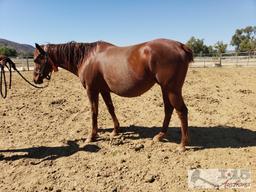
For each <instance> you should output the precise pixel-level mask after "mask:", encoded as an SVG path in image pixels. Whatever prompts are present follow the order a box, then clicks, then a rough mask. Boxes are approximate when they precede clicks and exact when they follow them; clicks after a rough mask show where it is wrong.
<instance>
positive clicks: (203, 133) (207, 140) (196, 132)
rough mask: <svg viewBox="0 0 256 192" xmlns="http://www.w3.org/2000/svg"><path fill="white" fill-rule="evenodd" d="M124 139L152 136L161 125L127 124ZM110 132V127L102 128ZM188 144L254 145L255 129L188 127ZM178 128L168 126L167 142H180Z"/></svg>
mask: <svg viewBox="0 0 256 192" xmlns="http://www.w3.org/2000/svg"><path fill="white" fill-rule="evenodd" d="M121 129H122V130H121V132H122V134H123V135H124V137H125V138H126V139H132V140H133V139H135V140H136V139H141V138H153V137H154V136H155V135H156V134H157V133H159V131H160V129H161V127H140V126H134V125H132V126H129V127H123V128H121ZM102 131H103V132H105V131H106V132H110V131H112V129H102ZM189 134H190V146H198V147H201V148H240V147H250V146H256V131H252V130H250V129H246V128H241V127H230V126H221V125H220V126H213V127H189ZM180 137H181V134H180V128H179V127H170V128H169V129H168V132H167V138H166V140H165V141H167V142H175V143H180Z"/></svg>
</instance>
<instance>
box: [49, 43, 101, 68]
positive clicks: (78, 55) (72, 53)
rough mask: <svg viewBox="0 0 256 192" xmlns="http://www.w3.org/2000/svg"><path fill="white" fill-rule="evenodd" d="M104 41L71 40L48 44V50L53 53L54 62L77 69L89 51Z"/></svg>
mask: <svg viewBox="0 0 256 192" xmlns="http://www.w3.org/2000/svg"><path fill="white" fill-rule="evenodd" d="M104 43H105V42H104V41H96V42H93V43H77V42H75V41H71V42H68V43H63V44H47V45H45V46H47V52H49V53H50V54H51V57H52V58H51V59H53V60H55V61H54V62H56V63H59V64H62V65H67V67H68V69H73V70H76V69H77V65H79V64H80V63H82V62H83V61H84V59H86V58H87V56H88V55H89V53H90V52H91V51H92V49H93V48H95V47H96V46H97V45H98V44H104Z"/></svg>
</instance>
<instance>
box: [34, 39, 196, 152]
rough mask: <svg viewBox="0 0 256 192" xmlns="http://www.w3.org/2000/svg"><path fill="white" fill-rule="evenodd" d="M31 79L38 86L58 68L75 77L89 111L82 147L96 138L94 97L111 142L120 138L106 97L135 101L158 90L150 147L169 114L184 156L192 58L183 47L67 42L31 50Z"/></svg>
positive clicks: (163, 129)
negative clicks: (160, 108) (160, 109)
mask: <svg viewBox="0 0 256 192" xmlns="http://www.w3.org/2000/svg"><path fill="white" fill-rule="evenodd" d="M35 46H36V49H35V51H34V63H35V67H34V72H33V73H34V74H33V80H34V82H35V83H36V84H41V83H43V80H44V79H45V78H47V77H48V78H49V76H50V75H51V73H52V72H56V71H58V67H60V68H63V69H66V70H68V71H70V72H71V73H73V74H74V75H76V76H77V77H78V78H79V79H80V81H81V83H82V85H83V87H84V88H85V89H86V92H87V96H88V98H89V101H90V105H91V118H92V129H91V132H90V134H89V136H88V137H87V139H86V142H92V141H95V139H96V138H97V137H98V125H97V117H98V100H99V94H101V96H102V97H103V100H104V102H105V104H106V106H107V109H108V112H109V113H110V115H111V117H112V120H113V123H114V129H113V131H112V132H111V134H110V138H111V139H112V138H113V137H114V136H116V135H117V134H118V133H119V132H120V125H119V121H118V119H117V117H116V114H115V108H114V106H113V103H112V99H111V95H110V93H115V94H117V95H119V96H122V97H136V96H140V95H142V94H143V93H145V92H146V91H148V90H149V89H150V88H151V87H152V86H153V85H154V84H155V83H157V84H158V85H160V87H161V91H162V97H163V103H164V113H165V116H164V121H163V125H162V127H161V129H160V132H159V133H158V134H156V135H155V136H154V137H153V141H154V142H157V141H161V140H162V139H163V138H164V137H165V136H166V134H167V129H168V126H169V122H170V119H171V116H172V113H173V110H174V109H175V110H176V112H177V114H178V117H179V119H180V122H181V143H180V147H179V148H180V150H181V151H185V149H186V148H185V146H187V145H188V142H189V134H188V117H187V115H188V109H187V107H186V104H185V102H184V100H183V97H182V86H183V84H184V81H185V77H186V74H187V70H188V66H189V63H190V62H192V61H193V53H192V51H191V49H190V48H188V47H187V46H186V45H184V44H182V43H180V42H178V41H174V40H169V39H155V40H152V41H148V42H144V43H140V44H136V45H132V46H126V47H119V46H116V45H114V44H111V43H108V42H104V41H96V42H93V43H76V42H69V43H64V44H46V45H38V44H37V43H36V44H35Z"/></svg>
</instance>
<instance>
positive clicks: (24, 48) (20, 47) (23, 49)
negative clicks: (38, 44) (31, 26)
mask: <svg viewBox="0 0 256 192" xmlns="http://www.w3.org/2000/svg"><path fill="white" fill-rule="evenodd" d="M0 47H8V48H12V49H15V50H16V51H17V52H18V54H21V53H25V54H31V53H32V52H33V51H34V49H35V48H34V47H33V46H31V45H28V44H20V43H17V42H13V41H9V40H6V39H1V38H0Z"/></svg>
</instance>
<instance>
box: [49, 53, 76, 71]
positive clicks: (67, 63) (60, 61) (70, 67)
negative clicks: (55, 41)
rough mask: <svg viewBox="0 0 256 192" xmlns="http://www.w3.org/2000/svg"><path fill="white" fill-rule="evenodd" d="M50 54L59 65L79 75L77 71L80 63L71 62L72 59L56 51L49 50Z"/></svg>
mask: <svg viewBox="0 0 256 192" xmlns="http://www.w3.org/2000/svg"><path fill="white" fill-rule="evenodd" d="M48 54H49V57H50V58H51V59H52V61H53V63H54V64H55V65H56V66H57V67H60V68H63V69H66V70H67V71H69V72H71V73H73V74H75V75H78V74H77V71H78V65H79V63H70V61H69V60H68V59H67V58H65V57H61V56H59V55H56V53H55V52H54V51H49V52H48Z"/></svg>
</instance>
